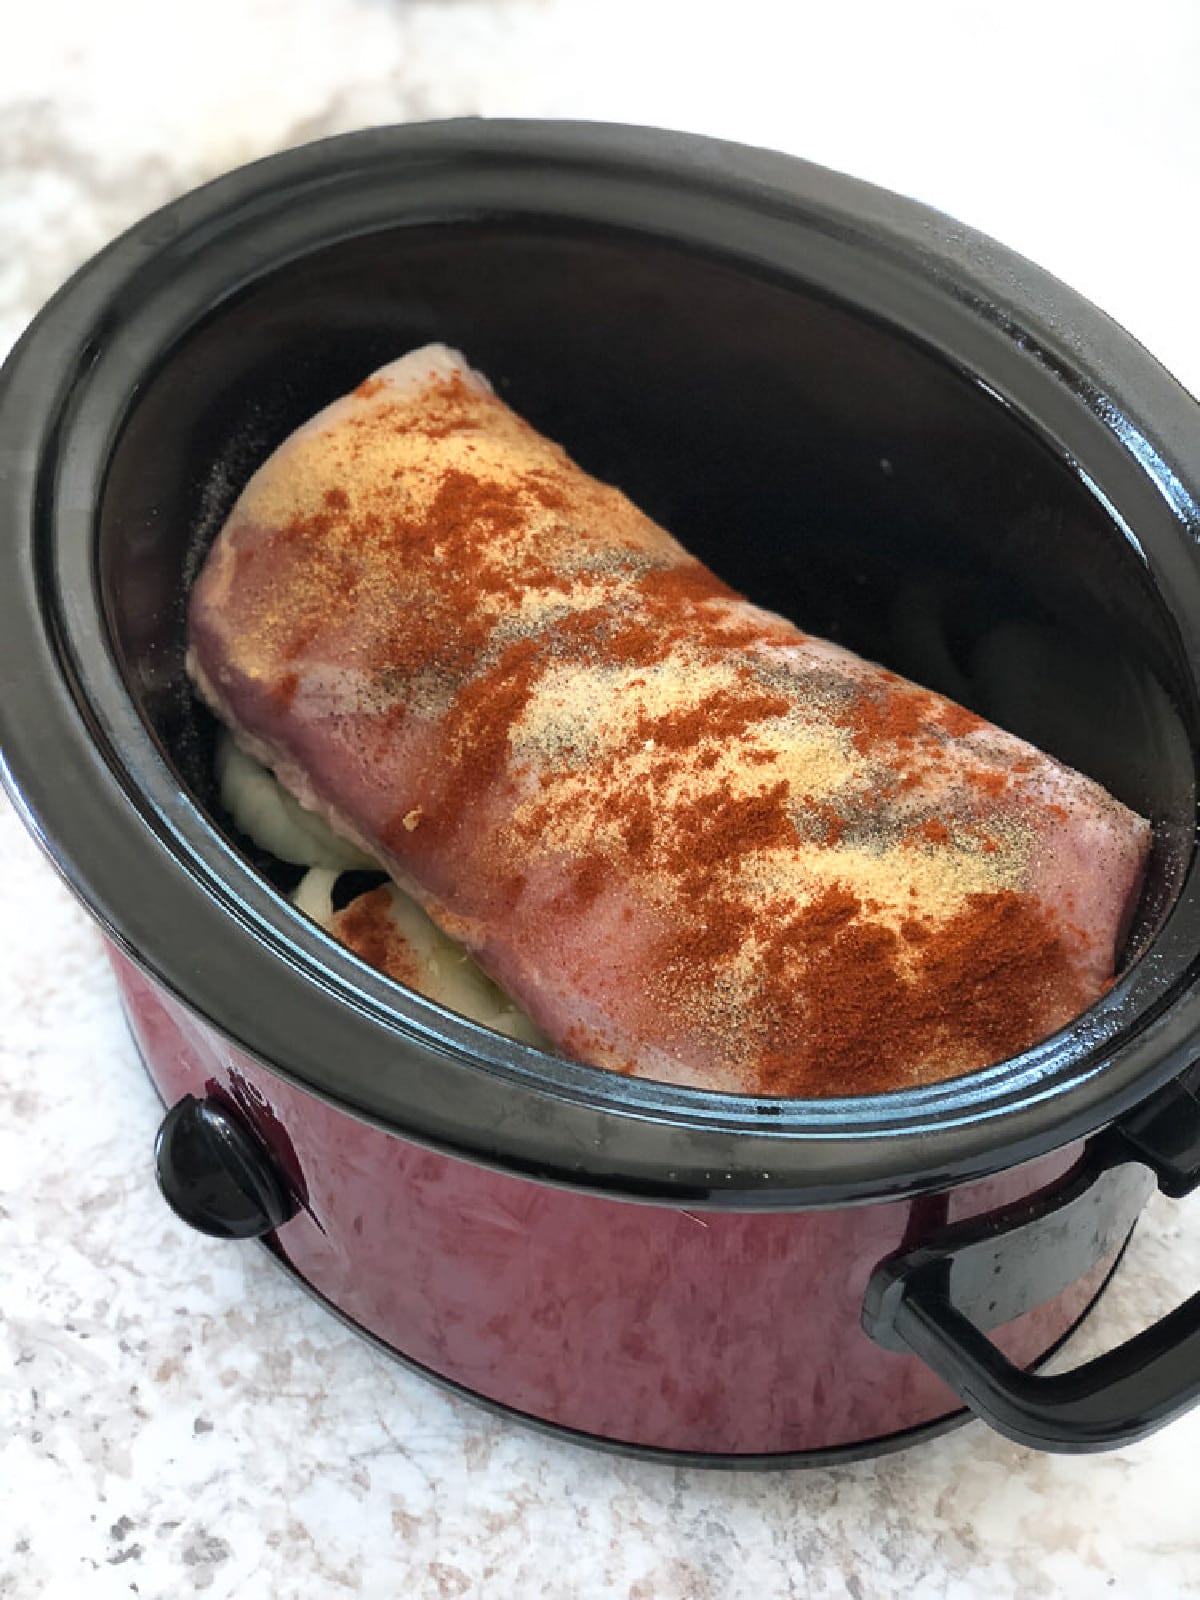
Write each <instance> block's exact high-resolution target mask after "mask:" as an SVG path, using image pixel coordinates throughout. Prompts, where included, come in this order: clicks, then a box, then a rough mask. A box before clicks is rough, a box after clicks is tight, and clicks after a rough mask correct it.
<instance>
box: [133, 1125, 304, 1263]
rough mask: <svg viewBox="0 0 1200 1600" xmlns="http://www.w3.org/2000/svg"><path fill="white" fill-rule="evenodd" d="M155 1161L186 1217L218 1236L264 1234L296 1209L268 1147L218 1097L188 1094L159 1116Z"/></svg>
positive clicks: (170, 1198)
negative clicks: (209, 1098) (212, 1098)
mask: <svg viewBox="0 0 1200 1600" xmlns="http://www.w3.org/2000/svg"><path fill="white" fill-rule="evenodd" d="M154 1164H155V1170H156V1172H157V1175H158V1186H159V1188H160V1189H161V1190H162V1195H163V1199H164V1200H165V1201H166V1202H167V1204H168V1205H169V1206H170V1208H171V1210H172V1211H173V1212H174V1213H175V1215H176V1216H177V1217H179V1218H180V1219H181V1221H183V1222H186V1223H188V1224H189V1225H190V1226H191V1227H193V1228H196V1229H198V1230H199V1231H200V1232H201V1233H207V1234H211V1235H212V1236H213V1238H216V1239H261V1238H262V1237H263V1235H264V1234H268V1233H273V1232H274V1231H275V1229H276V1228H279V1227H282V1226H283V1224H284V1223H285V1222H286V1221H287V1220H288V1218H289V1217H293V1216H295V1214H296V1209H297V1207H296V1204H295V1201H294V1200H293V1198H292V1196H291V1194H290V1193H289V1191H288V1187H287V1185H286V1184H285V1183H284V1182H283V1181H282V1179H281V1178H280V1176H279V1174H278V1173H277V1172H276V1170H275V1165H274V1162H273V1161H272V1159H271V1155H270V1153H269V1151H268V1150H267V1149H266V1148H265V1147H264V1146H263V1145H262V1144H261V1143H260V1142H259V1140H258V1139H256V1138H255V1136H254V1135H253V1134H252V1133H251V1132H250V1131H249V1129H248V1128H247V1127H246V1125H245V1123H244V1122H242V1121H241V1120H240V1119H239V1118H238V1117H237V1116H236V1114H235V1113H233V1112H231V1111H230V1110H229V1108H228V1107H227V1106H224V1105H222V1104H221V1103H220V1102H219V1101H217V1100H198V1099H197V1098H196V1097H195V1095H190V1094H189V1095H185V1096H184V1097H183V1099H182V1100H180V1101H179V1102H178V1103H177V1104H175V1105H173V1106H172V1107H171V1109H170V1111H168V1112H167V1114H166V1116H165V1117H164V1118H163V1120H162V1125H161V1126H160V1127H159V1130H158V1137H157V1138H156V1139H155V1141H154Z"/></svg>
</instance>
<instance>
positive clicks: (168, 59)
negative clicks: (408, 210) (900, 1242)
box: [0, 0, 1200, 1600]
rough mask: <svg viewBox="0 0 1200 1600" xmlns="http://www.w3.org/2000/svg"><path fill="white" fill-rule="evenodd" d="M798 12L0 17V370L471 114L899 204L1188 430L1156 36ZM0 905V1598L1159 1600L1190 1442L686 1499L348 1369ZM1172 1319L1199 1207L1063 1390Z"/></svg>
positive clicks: (86, 979)
mask: <svg viewBox="0 0 1200 1600" xmlns="http://www.w3.org/2000/svg"><path fill="white" fill-rule="evenodd" d="M808 12H809V8H808V7H807V6H802V5H793V6H784V5H782V4H771V0H740V3H739V4H738V5H736V6H728V5H720V6H710V5H708V4H707V3H705V0H700V3H698V4H695V5H691V6H687V7H685V6H683V5H682V4H675V3H669V0H608V3H607V4H606V5H605V6H603V7H599V6H593V5H591V4H589V3H588V0H429V3H418V0H413V3H407V4H406V3H404V0H207V3H205V4H199V3H196V0H182V3H181V4H179V5H176V6H164V5H161V4H158V3H151V0H109V3H108V4H105V5H103V6H96V5H94V4H91V3H88V0H38V3H37V4H36V5H33V6H24V7H21V8H20V24H19V26H18V27H16V28H13V27H9V28H8V29H7V30H6V45H5V49H4V51H3V53H2V55H0V238H3V240H4V250H3V253H2V254H0V354H3V352H4V351H6V350H7V348H8V347H9V346H10V345H11V343H12V342H13V340H14V339H15V338H16V337H17V335H18V334H19V332H20V330H21V328H22V326H23V325H24V323H25V322H26V321H27V320H28V318H29V317H30V316H31V315H32V314H33V313H34V312H35V311H36V309H37V308H38V306H39V305H40V303H41V302H42V301H43V299H44V298H45V297H46V296H48V295H49V293H50V292H51V291H52V290H53V289H54V287H55V286H56V285H57V284H58V283H59V282H60V281H61V279H62V278H63V277H64V276H65V274H66V273H67V272H68V271H69V270H70V269H71V268H72V267H73V266H74V265H76V264H77V263H78V262H79V261H81V260H82V259H83V258H84V257H85V256H86V255H88V254H89V253H90V252H91V251H93V250H94V249H96V248H97V247H98V246H100V245H101V244H103V243H104V242H105V241H106V240H107V239H108V238H109V237H111V236H112V235H113V234H114V233H115V232H116V231H118V230H119V229H120V228H122V227H124V226H125V225H126V224H128V223H130V222H132V221H134V220H135V219H136V218H137V217H138V216H139V215H140V214H141V213H143V212H144V211H146V210H147V209H149V208H150V207H152V206H154V205H156V204H158V203H159V202H160V201H162V200H164V199H166V198H168V197H170V196H171V195H173V194H175V193H177V192H178V191H180V190H181V189H184V188H186V187H188V186H190V185H191V184H194V183H196V182H198V181H200V180H201V179H204V178H208V177H210V176H212V175H214V174H216V173H217V172H219V171H221V170H222V169H224V168H226V167H229V166H231V165H234V164H236V163H238V162H240V161H243V160H246V159H249V158H250V157H253V156H256V155H259V154H262V153H265V152H267V151H270V150H272V149H275V148H278V147H280V146H283V145H287V144H292V143H297V142H299V141H302V140H304V139H308V138H312V137H316V136H319V135H322V134H327V133H333V132H340V131H343V130H345V129H349V128H353V127H356V126H360V125H362V124H365V123H370V122H381V121H392V120H406V119H412V118H422V117H429V116H443V115H452V114H457V113H465V112H484V113H497V114H499V113H511V114H529V115H568V116H596V117H601V118H605V119H612V120H625V121H642V122H652V123H660V124H668V125H675V126H678V127H686V128H694V129H697V130H700V131H705V132H711V133H718V134H724V135H727V136H730V137H735V138H742V139H745V140H748V141H750V142H757V143H763V144H770V145H775V146H777V147H779V148H782V149H786V150H790V151H793V152H796V153H798V154H803V155H807V156H810V157H812V158H814V159H816V160H819V161H824V162H826V163H828V164H829V165H832V166H837V167H841V168H843V169H845V170H847V171H851V172H854V173H856V174H858V175H860V176H863V177H868V178H872V179H874V180H876V181H878V182H882V183H884V184H888V185H890V186H892V187H895V188H898V189H901V190H904V191H907V192H910V193H914V194H917V195H919V196H920V197H921V198H923V199H926V200H928V201H931V202H933V203H934V204H937V205H939V206H941V207H942V208H943V209H945V210H948V211H950V212H952V213H955V214H957V215H959V216H960V217H962V218H963V219H964V220H967V221H969V222H972V223H974V224H976V225H978V226H981V227H983V228H984V229H986V230H987V231H989V232H991V233H993V234H996V235H998V236H999V237H1001V238H1003V239H1004V240H1005V241H1006V242H1007V243H1009V244H1011V245H1013V246H1015V247H1016V248H1018V249H1020V250H1023V251H1024V252H1025V253H1027V254H1029V255H1031V256H1033V257H1035V258H1036V259H1038V260H1040V261H1041V262H1042V263H1043V264H1044V265H1046V266H1048V267H1050V268H1051V269H1052V270H1054V271H1056V272H1057V273H1058V274H1059V275H1060V276H1061V277H1063V278H1066V279H1067V280H1068V281H1070V282H1071V283H1073V284H1074V285H1075V286H1076V287H1078V288H1079V289H1081V290H1082V291H1083V292H1084V293H1086V294H1088V295H1089V296H1090V297H1091V298H1093V299H1094V300H1096V301H1097V302H1098V303H1099V304H1101V305H1102V306H1104V307H1105V308H1106V309H1107V310H1109V311H1110V312H1112V313H1113V314H1114V315H1115V316H1116V317H1117V318H1118V319H1119V320H1120V321H1122V322H1124V323H1125V324H1126V326H1128V327H1129V328H1130V329H1131V330H1132V331H1133V332H1134V333H1135V334H1137V335H1138V337H1139V338H1141V339H1142V341H1143V342H1144V343H1145V344H1147V345H1148V346H1149V348H1150V349H1151V350H1152V351H1154V352H1155V353H1156V354H1157V355H1159V356H1160V357H1161V358H1162V359H1163V360H1164V361H1165V362H1166V363H1167V365H1168V366H1170V367H1171V368H1172V369H1173V370H1174V371H1175V372H1176V374H1177V375H1178V376H1179V377H1180V378H1181V379H1183V381H1184V382H1185V383H1187V384H1188V385H1189V386H1190V387H1191V388H1192V389H1193V390H1194V391H1196V392H1200V316H1198V315H1197V311H1196V303H1195V294H1196V264H1197V262H1198V261H1200V205H1198V204H1197V190H1198V182H1197V180H1198V178H1200V94H1198V93H1197V88H1196V85H1197V83H1198V82H1200V8H1197V7H1196V5H1195V4H1194V0H1176V3H1174V4H1170V3H1167V0H1143V4H1142V5H1140V6H1139V7H1137V8H1136V9H1135V10H1133V11H1131V10H1129V9H1128V8H1127V7H1125V6H1120V7H1118V6H1116V5H1111V6H1110V5H1108V4H1106V3H1102V0H1090V3H1088V4H1076V3H1069V4H1068V3H1060V4H1058V5H1047V4H1045V3H1044V0H1038V3H1031V0H1011V3H1009V4H1008V5H1006V6H1005V7H1004V8H1003V11H1002V12H1001V10H1000V9H999V8H986V9H985V10H984V11H981V10H979V8H971V7H963V6H961V5H959V4H957V3H953V0H945V3H943V4H928V3H913V4H910V5H907V6H898V5H895V4H893V3H884V0H879V3H874V4H863V3H848V4H846V5H845V6H843V7H841V8H840V9H839V8H832V7H823V8H821V10H820V13H819V14H816V13H815V10H814V14H813V15H809V14H808ZM835 13H836V14H835ZM15 14H16V13H15V9H14V15H15ZM786 18H790V19H791V20H790V21H788V20H784V19H786ZM989 19H990V20H989ZM1198 448H1200V441H1198ZM0 872H2V879H0V881H2V882H3V885H4V891H3V895H2V897H0V1018H2V1019H3V1020H2V1024H0V1596H3V1597H5V1600H10V1597H12V1600H17V1597H19V1600H24V1597H27V1596H28V1597H33V1596H38V1597H41V1596H63V1597H67V1596H72V1597H73V1596H89V1597H91V1596H97V1597H100V1596H103V1597H108V1596H127V1595H131V1594H136V1595H139V1596H142V1597H143V1600H148V1597H160V1596H168V1595H170V1596H178V1595H180V1594H184V1595H187V1594H192V1593H204V1594H205V1595H206V1596H207V1597H208V1600H225V1597H233V1596H236V1597H238V1600H243V1597H248V1600H255V1597H258V1596H269V1597H279V1600H287V1597H291V1596H309V1595H313V1596H332V1595H341V1594H350V1595H367V1596H379V1597H384V1596H388V1597H390V1596H393V1595H396V1596H398V1595H404V1596H406V1597H412V1600H424V1597H426V1596H428V1597H430V1600H449V1597H454V1596H460V1595H476V1594H478V1595H486V1596H488V1597H489V1600H510V1597H513V1600H515V1597H518V1596H520V1597H524V1596H530V1595H538V1596H542V1597H545V1600H554V1597H560V1596H561V1597H568V1596H572V1597H573V1596H592V1595H596V1596H610V1595H611V1596H619V1597H628V1600H717V1597H721V1600H724V1597H727V1596H743V1595H745V1596H750V1595H753V1596H755V1597H756V1600H767V1597H770V1596H776V1595H779V1596H783V1595H787V1596H794V1597H801V1596H803V1597H813V1600H819V1597H830V1600H841V1597H849V1600H886V1597H890V1596H893V1595H896V1596H900V1595H903V1596H905V1597H906V1600H968V1597H972V1600H973V1597H976V1596H981V1597H991V1596H995V1597H1004V1600H1008V1597H1017V1596H1020V1597H1021V1600H1029V1597H1034V1596H1049V1597H1057V1596H1065V1597H1069V1600H1077V1597H1078V1600H1082V1597H1088V1596H1100V1595H1114V1594H1115V1595H1127V1594H1128V1595H1133V1594H1137V1595H1138V1596H1140V1597H1145V1600H1152V1597H1153V1600H1177V1597H1180V1596H1187V1595H1197V1596H1200V1516H1198V1515H1197V1512H1198V1510H1200V1479H1198V1471H1200V1469H1198V1468H1197V1462H1198V1461H1200V1412H1198V1413H1196V1414H1193V1416H1191V1417H1190V1418H1188V1419H1186V1420H1184V1421H1183V1422H1180V1423H1178V1424H1177V1425H1175V1426H1174V1427H1172V1428H1170V1429H1169V1430H1167V1431H1166V1432H1164V1433H1162V1434H1160V1435H1158V1436H1157V1437H1155V1438H1153V1439H1151V1440H1148V1441H1146V1442H1145V1443H1143V1444H1141V1445H1138V1446H1137V1447H1135V1448H1133V1449H1129V1450H1124V1451H1121V1452H1118V1453H1116V1454H1113V1455H1109V1456H1105V1457H1094V1458H1082V1459H1079V1458H1076V1459H1062V1458H1054V1459H1052V1458H1048V1457H1038V1456H1036V1455H1034V1454H1032V1453H1030V1452H1027V1451H1024V1450H1021V1449H1018V1448H1016V1447H1015V1446H1012V1445H1009V1444H1007V1443H1006V1442H1005V1441H1003V1440H1001V1439H999V1438H997V1437H995V1436H992V1435H990V1434H989V1433H987V1432H986V1431H985V1430H984V1429H983V1428H982V1427H980V1426H973V1427H971V1428H968V1429H966V1430H963V1431H961V1432H959V1433H957V1434H955V1435H953V1436H951V1437H948V1438H946V1439H943V1440H941V1441H939V1442H935V1443H933V1444H930V1445H927V1446H924V1447H922V1448H920V1449H918V1450H916V1451H913V1452H909V1453H908V1454H904V1455H900V1456H895V1457H891V1458H888V1459H886V1460H883V1461H881V1462H879V1463H877V1464H876V1463H867V1464H862V1465H857V1466H852V1467H847V1468H843V1469H841V1470H837V1471H824V1470H823V1471H816V1472H810V1473H805V1474H790V1475H789V1474H785V1473H769V1474H761V1475H746V1476H743V1475H725V1474H719V1473H716V1474H714V1473H704V1472H698V1471H684V1470H666V1469H663V1468H659V1467H654V1466H650V1465H645V1464H639V1463H633V1462H627V1461H623V1460H618V1459H615V1458H610V1457H606V1456H602V1455H597V1454H594V1453H591V1452H584V1451H581V1450H578V1449H575V1448H571V1447H569V1446H566V1445H562V1444H558V1443H555V1442H551V1441H547V1440H545V1439H543V1438H541V1437H540V1436H537V1435H534V1434H532V1433H529V1432H526V1431H524V1430H523V1429H521V1428H518V1427H515V1426H512V1425H509V1424H507V1423H504V1422H500V1421H497V1420H494V1419H493V1418H492V1417H490V1416H489V1415H487V1414H485V1413H483V1412H481V1411H478V1410H476V1409H475V1408H473V1407H471V1406H468V1405H466V1404H463V1403H460V1402H458V1401H456V1400H453V1399H450V1398H447V1397H446V1396H445V1395H443V1394H441V1393H440V1392H439V1391H437V1390H436V1389H434V1388H432V1387H430V1386H429V1385H427V1384H426V1383H424V1382H422V1381H421V1380H419V1379H418V1378H416V1377H413V1376H410V1375H409V1374H408V1373H406V1372H404V1371H402V1370H400V1369H399V1368H397V1367H396V1366H394V1365H392V1364H390V1363H389V1362H388V1361H387V1360H385V1359H384V1358H383V1357H381V1356H380V1355H378V1354H376V1353H375V1352H374V1351H373V1350H371V1349H369V1348H367V1347H366V1346H365V1345H364V1344H362V1343H360V1342H359V1341H358V1340H356V1339H355V1338H354V1337H353V1336H352V1335H351V1334H349V1333H347V1332H346V1331H344V1330H343V1329H342V1328H341V1327H340V1326H339V1325H338V1324H337V1323H335V1322H334V1321H332V1320H331V1319H330V1318H329V1317H328V1316H327V1315H325V1314H324V1313H323V1312H322V1311H321V1310H319V1309H318V1308H317V1307H316V1306H315V1305H313V1304H312V1303H311V1302H310V1301H309V1300H308V1299H307V1298H306V1297H305V1296H304V1295H303V1294H302V1293H301V1292H300V1291H298V1290H297V1289H296V1288H295V1287H293V1285H292V1284H291V1283H289V1282H288V1281H287V1280H286V1279H285V1278H284V1276H283V1275H282V1274H281V1273H280V1272H279V1271H278V1270H277V1269H276V1268H275V1267H274V1266H273V1265H272V1264H271V1263H270V1261H269V1260H267V1259H266V1257H265V1256H264V1255H263V1254H262V1253H261V1252H259V1251H258V1250H256V1249H254V1248H252V1247H245V1248H238V1247H233V1246H223V1245H219V1244H215V1243H210V1242H208V1241H206V1240H204V1239H202V1238H200V1237H198V1236H196V1235H194V1234H192V1233H190V1232H189V1231H188V1230H187V1229H186V1228H184V1227H183V1226H181V1225H180V1224H178V1223H176V1222H175V1220H174V1219H173V1218H172V1217H171V1216H170V1215H169V1214H168V1213H167V1211H166V1209H165V1208H164V1207H163V1205H162V1204H161V1202H160V1201H159V1199H158V1196H157V1194H156V1192H155V1189H154V1185H153V1180H152V1176H151V1166H150V1151H151V1142H152V1139H153V1136H154V1130H155V1127H156V1125H157V1122H158V1116H159V1110H158V1105H157V1101H156V1099H155V1096H154V1094H153V1093H152V1091H151V1089H150V1087H149V1084H148V1083H147V1081H146V1080H145V1079H144V1077H143V1076H142V1071H141V1068H140V1066H139V1065H138V1062H137V1059H136V1057H135V1054H134V1051H133V1048H132V1045H131V1043H130V1041H129V1038H128V1036H127V1034H126V1032H125V1027H124V1024H123V1021H122V1018H121V1014H120V1011H119V1009H118V1006H117V1003H116V998H115V994H114V992H113V989H112V987H111V985H110V982H109V979H108V975H107V970H106V967H105V964H104V961H103V958H102V955H101V951H100V946H99V941H98V938H97V936H96V934H95V933H94V932H93V930H92V929H91V927H90V925H89V923H88V922H87V920H86V918H85V917H84V916H83V914H82V913H81V912H80V911H79V910H78V909H77V908H76V907H75V906H74V905H73V903H72V902H71V901H70V900H69V898H68V897H67V895H66V893H65V891H64V890H63V889H62V888H60V886H59V885H58V884H57V882H56V881H55V879H54V877H53V875H52V874H51V872H50V870H49V868H48V867H47V866H46V865H45V864H44V863H43V862H42V861H41V860H40V858H39V857H38V855H37V853H36V851H35V850H34V847H33V846H32V844H31V843H30V842H29V841H28V840H27V839H26V837H25V835H24V833H23V832H22V830H21V828H20V826H19V824H18V822H17V821H16V818H15V816H14V815H13V813H12V812H11V810H10V809H9V808H8V807H7V805H3V806H2V809H0ZM1197 1287H1200V1199H1197V1200H1195V1201H1193V1202H1192V1203H1191V1205H1182V1206H1177V1207H1172V1206H1170V1205H1168V1204H1166V1203H1165V1202H1156V1203H1155V1204H1154V1205H1153V1206H1152V1207H1151V1210H1150V1213H1149V1215H1148V1218H1147V1220H1146V1221H1145V1222H1144V1223H1143V1225H1142V1227H1141V1228H1140V1230H1139V1232H1138V1235H1137V1237H1136V1239H1135V1241H1134V1244H1133V1246H1132V1248H1131V1250H1130V1252H1129V1255H1128V1257H1127V1259H1126V1262H1125V1264H1124V1266H1123V1268H1122V1271H1121V1273H1120V1276H1119V1279H1118V1281H1117V1283H1116V1285H1115V1287H1114V1288H1113V1290H1112V1291H1111V1292H1110V1294H1109V1296H1108V1298H1107V1300H1106V1302H1105V1303H1104V1305H1103V1307H1102V1310H1101V1312H1100V1314H1099V1315H1098V1317H1097V1318H1096V1327H1095V1328H1094V1329H1093V1330H1089V1332H1088V1333H1087V1334H1086V1335H1084V1336H1082V1337H1081V1338H1080V1339H1079V1341H1077V1344H1076V1346H1075V1349H1076V1350H1080V1351H1085V1350H1092V1349H1094V1348H1098V1347H1099V1344H1100V1343H1101V1341H1102V1340H1104V1339H1109V1340H1111V1339H1112V1338H1114V1337H1117V1336H1123V1335H1127V1334H1128V1333H1130V1332H1132V1331H1133V1330H1135V1329H1136V1328H1138V1327H1139V1326H1141V1325H1143V1323H1144V1322H1145V1321H1146V1320H1148V1319H1150V1318H1152V1317H1154V1316H1156V1315H1161V1314H1162V1312H1163V1311H1165V1310H1166V1309H1167V1308H1168V1307H1170V1306H1171V1305H1173V1304H1175V1303H1177V1302H1178V1300H1179V1299H1181V1298H1182V1297H1183V1296H1184V1295H1185V1294H1187V1293H1190V1292H1192V1291H1194V1290H1195V1289H1196V1288H1197Z"/></svg>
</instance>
